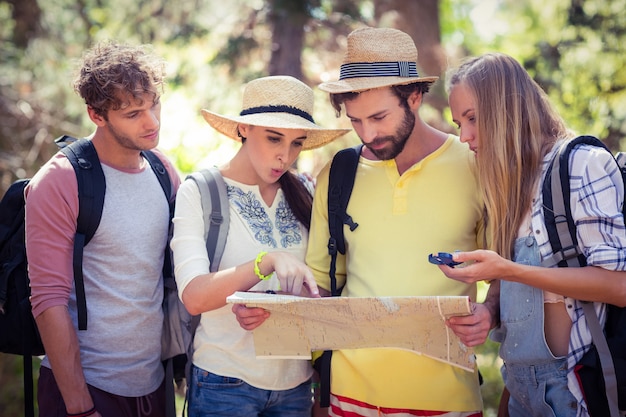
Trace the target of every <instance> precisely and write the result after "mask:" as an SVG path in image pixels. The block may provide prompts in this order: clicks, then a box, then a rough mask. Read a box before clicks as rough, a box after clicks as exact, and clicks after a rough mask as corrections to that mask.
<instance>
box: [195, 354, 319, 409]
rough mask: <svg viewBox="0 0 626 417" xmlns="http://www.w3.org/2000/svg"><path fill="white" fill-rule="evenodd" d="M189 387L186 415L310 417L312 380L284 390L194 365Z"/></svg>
mask: <svg viewBox="0 0 626 417" xmlns="http://www.w3.org/2000/svg"><path fill="white" fill-rule="evenodd" d="M191 373H192V376H191V384H190V388H189V417H201V416H223V417H236V416H245V417H248V416H250V417H253V416H259V417H310V416H311V406H312V404H313V395H312V392H311V381H310V380H308V381H305V382H304V383H302V384H300V385H299V386H297V387H295V388H292V389H288V390H284V391H271V390H265V389H260V388H255V387H253V386H252V385H249V384H247V383H245V382H244V381H242V380H241V379H237V378H230V377H226V376H220V375H216V374H212V373H210V372H207V371H205V370H203V369H201V368H198V367H197V366H195V365H194V366H193V368H192V371H191Z"/></svg>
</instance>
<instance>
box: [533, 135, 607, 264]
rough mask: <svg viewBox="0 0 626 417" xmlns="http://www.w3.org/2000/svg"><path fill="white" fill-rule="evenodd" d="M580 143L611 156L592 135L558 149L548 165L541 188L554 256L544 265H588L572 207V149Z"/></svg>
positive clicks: (544, 262) (579, 138)
mask: <svg viewBox="0 0 626 417" xmlns="http://www.w3.org/2000/svg"><path fill="white" fill-rule="evenodd" d="M579 144H587V145H592V146H598V147H602V148H605V149H606V150H607V152H609V153H610V151H609V150H608V148H607V147H606V145H604V143H602V141H601V140H599V139H597V138H595V137H593V136H579V137H577V138H575V139H573V140H571V141H569V142H567V143H566V144H564V145H563V146H562V147H561V148H560V149H558V150H557V152H556V154H555V156H554V158H553V159H552V162H551V163H550V165H549V166H548V170H547V172H546V176H545V178H544V182H543V187H542V195H543V211H544V218H545V224H546V229H547V231H548V238H549V240H550V245H551V246H552V251H553V255H552V257H551V258H548V259H546V260H544V261H543V262H542V265H543V266H547V267H549V266H553V265H555V264H558V266H560V267H566V266H584V265H586V264H587V260H586V259H585V256H584V255H583V254H582V253H581V252H580V249H579V248H578V238H577V237H576V225H575V224H574V219H573V218H572V209H571V205H570V183H569V157H570V153H571V151H572V149H573V148H574V147H575V146H577V145H579Z"/></svg>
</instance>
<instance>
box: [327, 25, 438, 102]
mask: <svg viewBox="0 0 626 417" xmlns="http://www.w3.org/2000/svg"><path fill="white" fill-rule="evenodd" d="M437 79H439V77H420V76H419V74H418V72H417V48H416V47H415V43H414V42H413V39H412V38H411V37H410V36H409V35H408V34H406V33H404V32H402V31H400V30H397V29H391V28H371V27H366V28H361V29H357V30H355V31H353V32H352V33H350V34H349V35H348V49H347V51H346V54H345V56H344V59H343V64H342V65H341V69H340V72H339V80H338V81H333V82H325V83H322V84H320V85H319V87H318V88H319V89H320V90H322V91H326V92H329V93H331V94H335V93H348V92H359V91H365V90H371V89H374V88H380V87H388V86H392V85H402V84H411V83H415V82H427V83H432V82H434V81H436V80H437Z"/></svg>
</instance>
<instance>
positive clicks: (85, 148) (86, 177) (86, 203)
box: [55, 136, 106, 330]
mask: <svg viewBox="0 0 626 417" xmlns="http://www.w3.org/2000/svg"><path fill="white" fill-rule="evenodd" d="M71 139H73V138H71V137H68V136H62V137H61V138H59V139H57V140H56V141H55V142H57V144H58V143H59V142H60V141H64V140H65V141H67V140H71ZM61 152H63V153H64V154H65V156H66V157H67V159H68V160H69V161H70V163H71V164H72V166H73V167H74V171H75V172H76V179H77V181H78V219H77V225H76V235H75V237H74V254H73V258H72V266H73V269H74V285H75V288H76V304H77V310H78V329H79V330H86V329H87V300H86V298H85V282H84V279H83V249H84V247H85V245H87V244H88V243H89V241H90V240H91V238H92V237H93V235H94V234H95V233H96V229H97V228H98V225H99V224H100V219H101V217H102V207H103V206H104V193H105V191H106V182H105V178H104V172H103V171H102V166H101V165H100V160H99V159H98V154H97V153H96V148H95V147H94V146H93V143H91V141H90V140H87V139H80V140H76V139H74V140H73V141H72V143H70V144H69V145H67V146H64V147H62V148H61Z"/></svg>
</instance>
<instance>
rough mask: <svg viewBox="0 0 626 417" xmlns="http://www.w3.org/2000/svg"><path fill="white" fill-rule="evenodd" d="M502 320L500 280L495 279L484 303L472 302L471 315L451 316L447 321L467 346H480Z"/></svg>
mask: <svg viewBox="0 0 626 417" xmlns="http://www.w3.org/2000/svg"><path fill="white" fill-rule="evenodd" d="M499 322H500V281H499V280H494V281H492V282H491V284H490V285H489V290H488V291H487V296H486V297H485V301H484V302H483V303H476V304H475V303H472V314H470V315H469V316H457V317H451V318H449V319H448V320H447V321H446V324H447V325H448V327H450V328H451V329H452V331H453V332H454V333H455V334H456V335H457V336H458V337H459V338H460V339H461V341H462V342H463V343H464V344H465V345H466V346H478V345H482V344H483V343H485V340H487V336H488V335H489V331H490V330H491V329H493V328H494V327H496V326H497V325H498V324H499Z"/></svg>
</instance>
